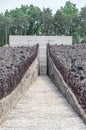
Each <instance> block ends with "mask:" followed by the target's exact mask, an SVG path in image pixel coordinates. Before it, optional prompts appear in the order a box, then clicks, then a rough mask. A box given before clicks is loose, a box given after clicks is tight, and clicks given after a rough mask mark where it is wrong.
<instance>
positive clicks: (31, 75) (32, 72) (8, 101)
mask: <svg viewBox="0 0 86 130" xmlns="http://www.w3.org/2000/svg"><path fill="white" fill-rule="evenodd" d="M38 70H39V62H38V56H37V57H36V59H35V60H34V61H33V63H32V64H31V66H30V67H29V69H28V70H27V72H26V73H25V75H24V77H23V78H22V80H21V82H20V84H19V85H18V86H17V87H16V88H15V89H14V91H12V92H11V94H9V95H8V96H6V97H4V98H3V99H1V100H0V123H1V122H2V121H3V120H4V119H5V118H6V117H7V115H8V113H9V112H10V111H11V110H12V109H13V108H14V107H15V106H16V104H17V102H18V101H19V100H20V99H21V98H22V96H23V95H24V94H25V92H26V91H27V90H28V88H29V87H30V85H31V84H32V83H33V82H34V80H36V79H37V77H38Z"/></svg>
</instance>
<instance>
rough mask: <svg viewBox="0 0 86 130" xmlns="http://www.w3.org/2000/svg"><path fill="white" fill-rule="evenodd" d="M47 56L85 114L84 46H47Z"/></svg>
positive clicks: (85, 51)
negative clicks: (48, 55)
mask: <svg viewBox="0 0 86 130" xmlns="http://www.w3.org/2000/svg"><path fill="white" fill-rule="evenodd" d="M48 49H49V54H50V56H51V58H52V60H53V62H54V64H55V65H56V67H57V69H58V70H59V71H60V73H61V74H62V76H63V78H64V80H65V82H66V83H67V84H68V86H69V87H70V88H71V91H72V92H73V93H74V94H75V96H76V98H77V100H78V102H79V104H80V105H81V107H82V108H83V109H84V111H85V112H86V45H85V44H76V45H72V46H68V45H67V46H64V45H59V46H57V45H48Z"/></svg>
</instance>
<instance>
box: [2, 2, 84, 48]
mask: <svg viewBox="0 0 86 130" xmlns="http://www.w3.org/2000/svg"><path fill="white" fill-rule="evenodd" d="M9 35H70V36H72V37H73V43H81V42H83V43H85V42H86V6H85V7H83V8H81V11H79V10H78V9H77V8H76V4H73V3H71V2H70V1H67V2H66V4H65V6H64V7H61V8H60V9H59V10H57V11H56V13H55V14H52V10H51V9H49V8H43V10H41V9H40V8H39V7H37V6H34V5H30V6H28V5H21V7H20V8H15V9H12V10H10V11H8V10H6V11H5V13H4V14H3V13H0V46H2V45H4V44H7V43H8V42H9Z"/></svg>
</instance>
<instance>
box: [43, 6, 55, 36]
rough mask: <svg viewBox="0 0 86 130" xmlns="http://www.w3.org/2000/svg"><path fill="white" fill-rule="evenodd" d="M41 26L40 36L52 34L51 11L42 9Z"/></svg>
mask: <svg viewBox="0 0 86 130" xmlns="http://www.w3.org/2000/svg"><path fill="white" fill-rule="evenodd" d="M41 20H42V25H41V32H42V35H52V34H53V16H52V10H51V9H49V8H46V9H45V8H44V9H43V12H42V19H41Z"/></svg>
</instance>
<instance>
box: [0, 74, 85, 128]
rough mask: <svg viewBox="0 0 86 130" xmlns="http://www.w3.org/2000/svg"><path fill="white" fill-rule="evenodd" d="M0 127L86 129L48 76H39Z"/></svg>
mask: <svg viewBox="0 0 86 130" xmlns="http://www.w3.org/2000/svg"><path fill="white" fill-rule="evenodd" d="M0 130H86V126H85V124H84V123H83V121H82V120H81V119H80V118H79V117H78V115H77V114H76V113H75V112H74V110H73V109H72V108H71V106H70V105H69V104H68V103H67V101H66V100H65V99H64V97H63V96H62V95H61V94H60V93H59V92H58V89H57V88H56V87H55V86H54V84H53V83H52V82H51V81H50V79H49V78H48V77H47V76H39V77H38V79H37V80H36V81H35V82H34V83H33V85H31V86H30V88H29V90H28V91H27V93H26V94H25V96H24V97H23V98H22V99H21V100H20V101H19V103H18V104H17V106H16V108H15V109H13V110H12V111H11V113H10V114H9V115H8V117H7V119H6V120H5V121H4V122H3V124H2V125H1V127H0Z"/></svg>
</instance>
